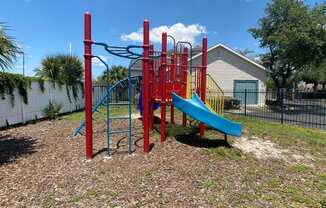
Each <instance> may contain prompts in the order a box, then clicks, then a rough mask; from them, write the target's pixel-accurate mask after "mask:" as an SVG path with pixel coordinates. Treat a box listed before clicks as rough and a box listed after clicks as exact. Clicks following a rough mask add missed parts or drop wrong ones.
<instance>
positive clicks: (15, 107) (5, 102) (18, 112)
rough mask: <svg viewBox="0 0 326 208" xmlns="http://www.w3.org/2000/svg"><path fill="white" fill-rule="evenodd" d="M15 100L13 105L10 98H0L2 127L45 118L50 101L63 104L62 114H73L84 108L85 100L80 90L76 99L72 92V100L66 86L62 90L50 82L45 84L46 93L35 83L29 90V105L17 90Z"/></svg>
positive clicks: (0, 121) (0, 125) (0, 123)
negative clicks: (44, 112) (44, 110)
mask: <svg viewBox="0 0 326 208" xmlns="http://www.w3.org/2000/svg"><path fill="white" fill-rule="evenodd" d="M14 96H15V100H14V103H13V104H12V103H11V101H10V97H9V96H7V95H6V96H5V99H1V98H0V127H4V126H7V125H13V124H18V123H25V122H27V121H31V120H35V119H40V118H43V117H44V115H43V113H42V109H44V108H45V107H46V106H47V105H48V104H49V101H51V100H52V101H53V102H56V103H61V105H62V109H61V111H60V113H67V112H72V111H75V110H79V109H83V108H84V98H83V97H82V92H81V90H79V92H78V97H77V98H76V99H75V98H74V96H73V94H72V92H71V90H70V98H71V100H69V97H68V95H67V90H66V86H62V87H61V89H60V88H59V87H58V86H57V85H56V87H53V85H52V84H51V83H49V82H45V83H44V92H42V91H41V89H40V87H39V83H38V82H33V83H32V85H31V89H28V104H24V102H23V100H22V98H21V96H20V95H19V93H18V90H17V89H16V90H15V92H14Z"/></svg>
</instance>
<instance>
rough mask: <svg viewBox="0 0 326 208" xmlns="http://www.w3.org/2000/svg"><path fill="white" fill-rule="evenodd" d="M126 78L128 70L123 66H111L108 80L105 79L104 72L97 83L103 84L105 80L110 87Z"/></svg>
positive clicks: (105, 74) (105, 73)
mask: <svg viewBox="0 0 326 208" xmlns="http://www.w3.org/2000/svg"><path fill="white" fill-rule="evenodd" d="M127 76H128V69H127V68H126V67H124V66H120V65H118V66H116V65H113V66H111V67H110V69H109V78H108V79H107V72H106V71H104V72H103V74H102V75H101V76H100V77H99V78H98V82H99V83H101V84H105V83H106V82H107V80H108V81H109V84H110V85H113V84H114V83H116V82H117V81H119V80H121V79H124V78H126V77H127Z"/></svg>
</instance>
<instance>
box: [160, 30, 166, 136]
mask: <svg viewBox="0 0 326 208" xmlns="http://www.w3.org/2000/svg"><path fill="white" fill-rule="evenodd" d="M166 48H167V35H166V33H165V32H163V33H162V56H161V66H162V67H161V95H162V96H161V142H165V140H166V136H165V135H166V132H165V121H166V95H165V94H166V54H167V53H166Z"/></svg>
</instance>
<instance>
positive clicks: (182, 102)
mask: <svg viewBox="0 0 326 208" xmlns="http://www.w3.org/2000/svg"><path fill="white" fill-rule="evenodd" d="M172 102H173V105H174V106H175V107H176V108H178V109H179V110H180V111H182V112H183V113H186V114H188V115H189V116H190V117H191V118H193V119H195V120H198V121H200V122H202V123H204V124H206V125H207V126H210V127H212V128H214V129H216V130H217V131H219V132H222V133H224V134H228V135H232V136H236V137H241V125H240V124H239V123H236V122H232V121H230V120H228V119H225V118H223V117H221V116H219V115H217V114H215V113H213V112H212V111H210V110H209V109H208V108H207V106H206V105H205V104H204V103H203V102H202V101H201V100H200V98H199V97H198V95H197V94H196V93H194V95H193V96H192V98H191V99H183V98H182V97H180V96H178V95H177V94H175V93H172Z"/></svg>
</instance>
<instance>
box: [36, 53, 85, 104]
mask: <svg viewBox="0 0 326 208" xmlns="http://www.w3.org/2000/svg"><path fill="white" fill-rule="evenodd" d="M35 72H36V76H39V77H42V78H44V79H45V80H49V81H51V82H53V84H55V83H57V84H59V86H60V85H63V84H65V85H66V87H67V93H68V96H69V89H72V92H73V95H74V97H75V98H76V97H77V90H78V88H79V87H81V89H83V87H82V84H83V82H82V79H83V63H82V61H81V60H80V58H79V57H78V56H72V55H66V54H58V55H52V56H47V57H45V58H44V59H43V60H42V63H41V67H40V68H38V69H36V70H35Z"/></svg>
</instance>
